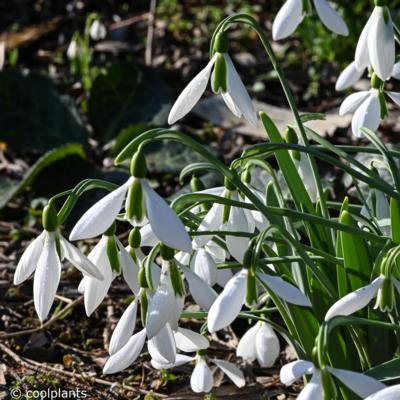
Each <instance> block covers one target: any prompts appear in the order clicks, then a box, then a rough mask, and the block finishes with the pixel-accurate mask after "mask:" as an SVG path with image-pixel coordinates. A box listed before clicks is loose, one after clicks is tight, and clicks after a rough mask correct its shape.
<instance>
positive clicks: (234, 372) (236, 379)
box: [210, 358, 246, 388]
mask: <svg viewBox="0 0 400 400" xmlns="http://www.w3.org/2000/svg"><path fill="white" fill-rule="evenodd" d="M210 361H212V362H213V363H214V364H215V365H216V366H218V367H219V368H220V369H221V370H222V371H223V372H224V374H226V375H227V376H228V377H229V379H230V380H231V381H232V382H233V383H234V384H235V385H236V386H237V387H240V388H241V387H243V386H244V385H245V384H246V381H245V379H244V376H243V372H242V371H241V370H240V369H239V368H238V367H237V366H236V365H235V364H232V363H230V362H228V361H225V360H217V359H215V358H214V359H212V360H210Z"/></svg>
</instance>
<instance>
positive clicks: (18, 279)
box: [14, 232, 45, 285]
mask: <svg viewBox="0 0 400 400" xmlns="http://www.w3.org/2000/svg"><path fill="white" fill-rule="evenodd" d="M44 239H45V232H42V233H41V234H40V235H39V236H38V237H37V238H36V239H35V240H34V241H33V242H31V243H29V246H28V247H27V248H26V249H25V251H24V253H23V254H22V256H21V258H20V260H19V262H18V265H17V268H16V270H15V273H14V285H19V284H20V283H22V282H24V281H25V280H27V279H28V278H29V277H30V276H31V275H32V273H33V271H34V270H35V268H36V266H37V264H38V261H39V258H40V255H41V253H42V250H43V245H44Z"/></svg>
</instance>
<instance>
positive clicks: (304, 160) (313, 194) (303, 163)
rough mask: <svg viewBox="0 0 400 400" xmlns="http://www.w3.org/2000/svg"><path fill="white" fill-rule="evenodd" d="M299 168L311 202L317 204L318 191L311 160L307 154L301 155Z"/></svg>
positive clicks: (298, 163) (298, 162)
mask: <svg viewBox="0 0 400 400" xmlns="http://www.w3.org/2000/svg"><path fill="white" fill-rule="evenodd" d="M297 166H298V170H299V175H300V178H301V179H302V180H303V182H304V185H305V187H306V188H307V191H308V194H309V196H310V198H311V200H312V201H313V202H316V201H317V197H318V189H317V185H316V183H315V179H314V175H313V172H312V167H311V162H310V159H309V158H308V157H307V155H306V154H301V155H300V160H299V161H297Z"/></svg>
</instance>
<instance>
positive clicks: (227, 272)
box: [217, 268, 233, 287]
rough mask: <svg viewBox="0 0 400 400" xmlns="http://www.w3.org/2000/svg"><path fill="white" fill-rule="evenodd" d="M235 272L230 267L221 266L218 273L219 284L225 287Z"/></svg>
mask: <svg viewBox="0 0 400 400" xmlns="http://www.w3.org/2000/svg"><path fill="white" fill-rule="evenodd" d="M232 276H233V272H232V270H231V269H230V268H219V269H218V274H217V284H218V285H219V286H221V287H224V286H225V285H226V284H227V283H228V281H229V280H230V279H231V278H232Z"/></svg>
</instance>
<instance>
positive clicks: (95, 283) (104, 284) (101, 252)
mask: <svg viewBox="0 0 400 400" xmlns="http://www.w3.org/2000/svg"><path fill="white" fill-rule="evenodd" d="M106 247H107V237H106V236H102V238H101V239H100V241H99V243H97V245H96V246H95V247H94V248H93V250H92V251H91V252H90V254H89V260H90V261H92V263H93V264H94V265H96V266H97V268H98V269H99V270H100V271H101V273H102V274H103V277H104V279H103V280H102V281H99V280H98V279H93V278H89V277H88V279H87V280H86V282H85V288H84V304H85V310H86V315H87V316H90V315H91V314H92V313H93V311H94V310H96V308H97V307H98V306H99V305H100V304H101V302H102V301H103V300H104V298H105V297H106V295H107V293H108V290H109V288H110V285H111V282H112V281H113V272H112V269H111V265H110V262H109V260H108V257H107V253H106Z"/></svg>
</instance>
